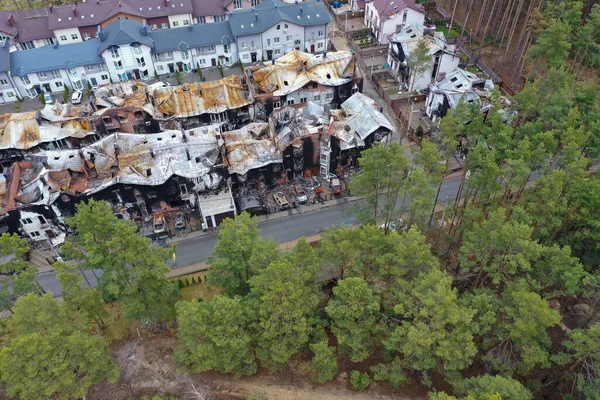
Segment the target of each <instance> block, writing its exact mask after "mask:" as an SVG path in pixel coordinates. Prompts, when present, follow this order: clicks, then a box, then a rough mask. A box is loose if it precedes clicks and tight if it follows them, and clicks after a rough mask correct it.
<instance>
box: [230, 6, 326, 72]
mask: <svg viewBox="0 0 600 400" xmlns="http://www.w3.org/2000/svg"><path fill="white" fill-rule="evenodd" d="M228 17H229V24H230V26H231V32H232V33H233V36H234V37H235V42H236V43H237V48H238V53H239V58H240V60H242V62H243V63H248V62H256V61H260V60H261V59H263V60H274V59H277V58H279V57H281V56H283V55H284V54H287V53H289V52H290V51H292V50H293V49H296V50H300V51H306V52H310V53H315V52H323V51H325V50H326V49H327V25H328V24H329V21H330V18H329V13H328V11H327V8H326V7H325V5H324V4H323V2H322V1H320V0H316V1H305V2H301V3H298V2H296V3H286V2H283V1H281V0H264V1H263V2H262V3H260V4H259V5H257V6H256V7H254V8H253V9H250V10H241V11H233V12H230V13H229V14H228Z"/></svg>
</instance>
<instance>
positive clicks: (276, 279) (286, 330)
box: [249, 260, 319, 371]
mask: <svg viewBox="0 0 600 400" xmlns="http://www.w3.org/2000/svg"><path fill="white" fill-rule="evenodd" d="M311 281H312V275H311V274H310V272H305V271H303V270H302V269H301V268H297V267H295V266H294V265H293V264H292V263H290V262H289V261H285V260H276V261H274V262H272V263H271V264H270V265H269V266H268V267H267V268H266V269H265V270H263V271H261V272H260V274H259V275H256V276H254V277H252V278H251V279H250V281H249V284H250V287H251V290H250V296H251V298H252V301H253V302H254V303H255V304H256V307H257V310H258V321H257V326H256V331H257V349H256V353H257V357H258V358H259V359H260V361H261V363H262V365H263V366H265V367H266V368H268V369H269V370H271V371H273V370H277V369H279V368H281V367H283V366H284V365H285V363H287V361H288V360H289V359H290V357H292V356H293V355H294V354H296V353H298V352H299V351H300V350H303V349H305V348H306V347H307V345H308V342H309V338H310V332H311V329H312V327H313V325H314V323H315V318H314V314H315V311H316V307H317V304H318V302H319V298H318V296H317V295H316V294H315V292H314V290H313V288H312V287H311V286H310V282H311Z"/></svg>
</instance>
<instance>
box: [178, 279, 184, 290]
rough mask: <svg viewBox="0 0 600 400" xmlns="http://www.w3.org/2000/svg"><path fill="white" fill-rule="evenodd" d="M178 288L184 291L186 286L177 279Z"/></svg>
mask: <svg viewBox="0 0 600 400" xmlns="http://www.w3.org/2000/svg"><path fill="white" fill-rule="evenodd" d="M177 286H179V289H183V288H184V287H185V284H184V283H183V282H182V281H181V279H177Z"/></svg>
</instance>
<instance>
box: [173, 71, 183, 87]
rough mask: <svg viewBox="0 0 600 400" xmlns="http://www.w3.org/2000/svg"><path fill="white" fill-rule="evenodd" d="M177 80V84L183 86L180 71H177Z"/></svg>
mask: <svg viewBox="0 0 600 400" xmlns="http://www.w3.org/2000/svg"><path fill="white" fill-rule="evenodd" d="M175 79H177V84H178V85H181V83H182V82H183V81H182V80H181V74H180V73H179V71H175Z"/></svg>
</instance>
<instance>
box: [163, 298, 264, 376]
mask: <svg viewBox="0 0 600 400" xmlns="http://www.w3.org/2000/svg"><path fill="white" fill-rule="evenodd" d="M176 309H177V319H178V321H179V339H178V343H177V349H176V351H175V355H174V357H175V360H176V361H178V362H179V363H181V364H185V365H189V366H190V367H191V368H192V369H194V370H195V371H198V372H202V371H208V370H211V369H214V370H217V371H219V372H221V373H223V374H233V375H235V376H241V375H252V374H253V373H254V372H256V364H255V362H254V353H253V350H252V336H251V335H250V332H249V331H248V326H249V325H250V322H252V321H253V320H254V318H255V317H254V316H253V314H252V312H251V310H250V309H249V308H248V306H247V305H246V304H244V302H243V300H242V298H241V297H239V296H236V297H233V298H229V297H227V296H223V295H217V296H215V297H214V298H213V299H212V301H211V302H210V303H198V302H187V301H180V302H178V303H177V305H176Z"/></svg>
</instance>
